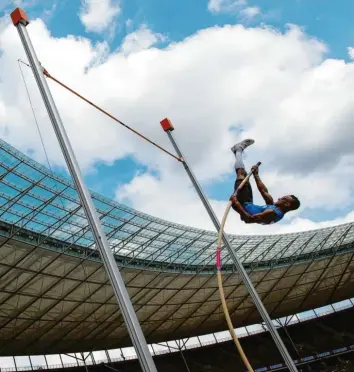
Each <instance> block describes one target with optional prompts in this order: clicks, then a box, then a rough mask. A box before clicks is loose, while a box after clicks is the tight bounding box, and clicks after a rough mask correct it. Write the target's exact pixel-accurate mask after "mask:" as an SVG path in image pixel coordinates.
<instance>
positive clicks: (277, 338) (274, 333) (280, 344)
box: [161, 119, 297, 372]
mask: <svg viewBox="0 0 354 372" xmlns="http://www.w3.org/2000/svg"><path fill="white" fill-rule="evenodd" d="M161 126H162V128H163V130H164V131H165V132H166V133H167V135H168V138H169V139H170V141H171V143H172V145H173V147H174V149H175V150H176V152H177V155H178V156H179V157H180V158H181V159H182V163H183V166H184V168H185V170H186V172H187V174H188V176H189V178H190V180H191V181H192V183H193V186H194V188H195V189H196V191H197V193H198V195H199V197H200V199H201V201H202V203H203V204H204V207H205V209H206V210H207V212H208V214H209V216H210V218H211V220H212V221H213V224H214V226H215V228H216V230H217V231H218V232H219V231H220V222H219V220H218V218H217V217H216V214H215V212H214V210H213V209H212V207H211V205H210V203H209V201H208V199H207V198H206V196H205V195H204V192H203V190H202V188H201V186H200V185H199V183H198V181H197V179H196V177H195V176H194V174H193V172H192V170H191V168H190V167H189V165H188V163H187V161H186V159H185V157H184V156H183V154H182V152H181V150H180V148H179V146H178V144H177V142H176V140H175V138H174V136H173V134H172V131H173V130H174V127H173V125H172V123H171V122H170V120H169V119H164V120H162V121H161ZM223 241H224V244H225V246H226V248H227V250H228V252H229V255H230V257H231V259H232V261H233V263H234V265H235V266H236V269H237V271H238V272H239V274H240V276H241V279H242V281H243V283H244V285H245V286H246V288H247V290H248V292H249V294H250V295H251V297H252V299H253V302H254V304H255V305H256V307H257V309H258V311H259V313H260V315H261V316H262V318H263V320H264V322H265V323H266V324H267V326H268V329H269V332H270V334H271V335H272V337H273V340H274V342H275V344H276V345H277V347H278V349H279V352H280V353H281V355H282V357H283V359H284V361H285V363H286V365H287V367H288V368H289V371H292V372H297V368H296V366H295V363H294V361H293V360H292V358H291V356H290V354H289V352H288V350H287V349H286V347H285V345H284V343H283V341H282V339H281V338H280V336H279V333H278V332H277V330H276V328H275V326H274V324H273V322H272V320H271V319H270V317H269V314H268V313H267V310H266V308H265V307H264V305H263V303H262V301H261V299H260V298H259V296H258V293H257V291H256V289H255V288H254V286H253V284H252V282H251V280H250V278H249V276H248V275H247V273H246V270H245V269H244V267H243V265H242V263H241V261H240V260H239V259H238V257H237V255H236V253H235V252H234V250H233V249H232V248H231V244H230V241H229V239H228V237H227V235H226V233H225V232H223Z"/></svg>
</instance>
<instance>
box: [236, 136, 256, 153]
mask: <svg viewBox="0 0 354 372" xmlns="http://www.w3.org/2000/svg"><path fill="white" fill-rule="evenodd" d="M253 144H254V140H253V139H245V140H243V141H241V142H239V143H236V145H234V146H232V147H231V151H232V152H233V153H234V154H236V151H237V150H241V151H243V150H245V149H246V148H247V147H248V146H251V145H253Z"/></svg>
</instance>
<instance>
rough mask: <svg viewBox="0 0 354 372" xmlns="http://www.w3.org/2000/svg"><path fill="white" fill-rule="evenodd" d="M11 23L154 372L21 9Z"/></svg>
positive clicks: (140, 352) (147, 369)
mask: <svg viewBox="0 0 354 372" xmlns="http://www.w3.org/2000/svg"><path fill="white" fill-rule="evenodd" d="M11 19H12V22H13V24H14V25H15V27H16V28H17V31H18V33H19V36H20V38H21V41H22V45H23V47H24V49H25V52H26V55H27V58H28V61H29V63H30V65H31V67H32V71H33V74H34V77H35V79H36V82H37V85H38V88H39V90H40V92H41V95H42V98H43V101H44V104H45V106H46V109H47V112H48V115H49V117H50V120H51V122H52V125H53V128H54V131H55V134H56V136H57V139H58V142H59V144H60V147H61V150H62V152H63V155H64V158H65V161H66V164H67V166H68V168H69V171H70V173H71V176H72V178H73V180H74V183H75V186H76V189H77V191H78V194H79V197H80V200H81V203H82V206H83V209H84V211H85V214H86V217H87V220H88V223H89V226H90V228H91V231H92V234H93V236H94V238H95V243H96V245H97V248H98V249H99V252H100V254H101V258H102V261H103V263H104V266H105V269H106V271H107V274H108V277H109V279H110V282H111V284H112V288H113V291H114V293H115V296H116V298H117V301H118V304H119V306H120V309H121V312H122V314H123V318H124V321H125V324H126V326H127V329H128V332H129V335H130V338H131V340H132V342H133V345H134V347H135V350H136V353H137V356H138V359H139V362H140V365H141V368H142V370H143V371H144V372H157V369H156V367H155V364H154V361H153V359H152V356H151V354H150V352H149V348H148V346H147V343H146V340H145V337H144V334H143V332H142V330H141V327H140V324H139V321H138V318H137V316H136V314H135V311H134V308H133V305H132V303H131V301H130V298H129V294H128V292H127V289H126V287H125V284H124V281H123V278H122V276H121V274H120V272H119V269H118V266H117V263H116V261H115V259H114V256H113V253H112V251H111V249H110V247H109V243H108V240H107V237H106V235H105V233H104V231H103V228H102V225H101V222H100V220H99V218H98V215H97V212H96V209H95V206H94V204H93V202H92V198H91V195H90V193H89V191H88V189H87V187H86V185H85V182H84V179H83V177H82V174H81V171H80V167H79V165H78V163H77V160H76V158H75V154H74V151H73V149H72V147H71V144H70V141H69V138H68V136H67V134H66V132H65V128H64V125H63V123H62V121H61V118H60V115H59V112H58V110H57V108H56V105H55V102H54V100H53V97H52V95H51V92H50V90H49V87H48V84H47V81H46V80H45V77H44V75H43V70H42V68H41V65H40V63H39V61H38V58H37V55H36V52H35V50H34V48H33V45H32V42H31V40H30V37H29V35H28V33H27V29H26V26H27V25H28V24H29V21H28V18H27V15H26V13H25V12H24V11H23V10H22V9H20V8H16V9H15V10H14V11H13V12H12V13H11Z"/></svg>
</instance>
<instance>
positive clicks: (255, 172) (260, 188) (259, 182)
mask: <svg viewBox="0 0 354 372" xmlns="http://www.w3.org/2000/svg"><path fill="white" fill-rule="evenodd" d="M252 170H253V175H254V179H255V181H256V184H257V188H258V191H259V192H260V194H261V195H262V197H263V199H264V201H265V203H266V204H267V205H273V204H274V201H273V198H272V196H271V195H270V194H269V191H268V189H267V187H266V186H265V184H264V183H263V182H262V180H261V178H260V177H259V174H258V167H257V166H256V165H255V166H253V167H252Z"/></svg>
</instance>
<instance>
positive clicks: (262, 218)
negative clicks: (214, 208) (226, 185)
mask: <svg viewBox="0 0 354 372" xmlns="http://www.w3.org/2000/svg"><path fill="white" fill-rule="evenodd" d="M230 200H231V202H232V205H231V206H232V208H233V209H234V210H235V211H236V212H237V213H238V214H239V215H240V217H241V220H242V221H244V222H245V223H261V224H269V223H271V222H273V221H274V217H275V216H276V215H275V212H274V211H273V210H271V209H269V210H265V211H264V212H262V213H257V214H254V215H251V214H249V213H247V212H246V211H245V210H244V208H243V207H242V205H241V203H240V202H239V201H238V200H237V198H236V196H232V197H231V198H230Z"/></svg>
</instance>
